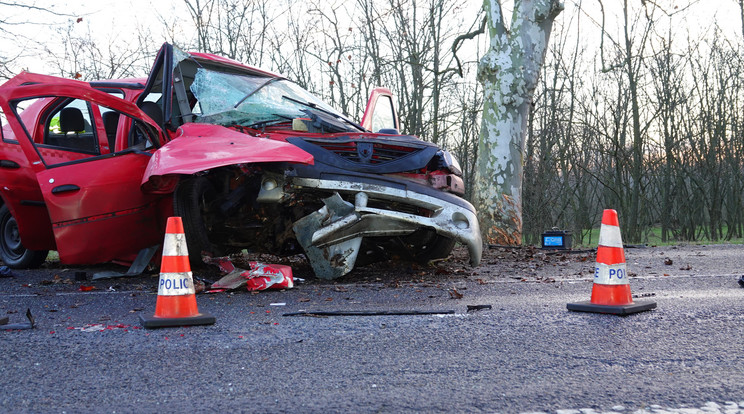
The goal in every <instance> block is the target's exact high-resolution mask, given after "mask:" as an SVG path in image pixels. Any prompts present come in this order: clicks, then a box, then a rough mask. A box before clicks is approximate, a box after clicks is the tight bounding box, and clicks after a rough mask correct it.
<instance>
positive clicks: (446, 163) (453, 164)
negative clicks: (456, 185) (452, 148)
mask: <svg viewBox="0 0 744 414" xmlns="http://www.w3.org/2000/svg"><path fill="white" fill-rule="evenodd" d="M439 158H440V159H441V160H442V167H444V168H447V169H449V170H450V171H452V174H455V175H458V176H462V168H460V163H459V162H457V158H455V156H454V155H452V153H451V152H449V151H447V150H441V151H439Z"/></svg>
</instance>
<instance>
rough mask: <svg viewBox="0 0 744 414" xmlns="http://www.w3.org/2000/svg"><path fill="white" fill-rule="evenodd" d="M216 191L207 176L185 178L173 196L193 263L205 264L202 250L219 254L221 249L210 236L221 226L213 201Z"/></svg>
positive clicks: (195, 265)
mask: <svg viewBox="0 0 744 414" xmlns="http://www.w3.org/2000/svg"><path fill="white" fill-rule="evenodd" d="M216 198H217V191H216V190H215V188H214V186H213V185H212V183H210V182H209V180H207V179H206V178H204V177H193V178H189V179H185V180H183V181H181V182H180V183H179V184H178V187H177V188H176V193H175V195H174V198H173V201H174V203H173V209H174V211H175V213H176V215H177V216H180V217H181V218H182V220H183V227H184V230H185V232H186V244H187V246H188V250H189V259H190V261H191V266H193V267H200V266H201V265H203V262H202V258H201V255H202V252H204V253H208V254H213V255H219V254H221V253H222V249H220V248H219V247H218V246H217V245H216V244H214V243H212V242H211V241H210V239H209V235H210V233H211V232H213V231H215V230H216V229H217V228H219V227H220V224H219V220H218V219H217V215H216V214H215V213H214V211H213V210H214V208H215V207H214V204H215V200H216Z"/></svg>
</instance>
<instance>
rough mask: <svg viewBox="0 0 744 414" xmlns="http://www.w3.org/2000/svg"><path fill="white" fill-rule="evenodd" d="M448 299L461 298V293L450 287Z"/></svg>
mask: <svg viewBox="0 0 744 414" xmlns="http://www.w3.org/2000/svg"><path fill="white" fill-rule="evenodd" d="M448 292H449V295H450V299H462V298H463V296H465V295H463V294H462V293H460V292H458V291H457V289H455V288H452V289H450V290H449V291H448Z"/></svg>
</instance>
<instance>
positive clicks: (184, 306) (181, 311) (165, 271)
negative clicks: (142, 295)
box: [140, 217, 215, 328]
mask: <svg viewBox="0 0 744 414" xmlns="http://www.w3.org/2000/svg"><path fill="white" fill-rule="evenodd" d="M140 321H141V322H142V326H144V327H145V328H163V327H167V326H186V325H211V324H213V323H214V322H215V318H214V316H212V315H209V314H206V313H199V310H198V309H197V306H196V291H195V290H194V280H193V277H192V275H191V264H189V252H188V250H187V248H186V234H184V231H183V222H182V221H181V217H168V224H167V226H166V228H165V241H164V243H163V261H162V262H161V264H160V283H158V300H157V302H156V304H155V314H154V315H153V316H142V315H140Z"/></svg>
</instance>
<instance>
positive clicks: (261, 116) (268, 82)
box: [190, 68, 342, 127]
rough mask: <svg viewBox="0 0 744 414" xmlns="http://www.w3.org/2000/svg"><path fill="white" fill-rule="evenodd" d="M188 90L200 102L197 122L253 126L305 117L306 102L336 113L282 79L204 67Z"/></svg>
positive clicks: (335, 112) (293, 84)
mask: <svg viewBox="0 0 744 414" xmlns="http://www.w3.org/2000/svg"><path fill="white" fill-rule="evenodd" d="M190 89H191V92H192V93H193V94H194V96H195V97H196V99H197V101H198V102H199V108H198V109H199V110H200V112H201V113H200V114H197V117H196V122H201V123H209V124H217V125H224V126H230V125H242V126H248V127H256V126H260V125H265V124H269V123H272V122H283V121H291V120H292V119H294V118H302V117H307V114H306V112H303V110H307V109H308V105H305V104H304V103H308V104H311V105H316V106H317V107H319V108H321V109H323V110H324V111H327V112H331V113H333V114H337V116H339V117H341V116H342V115H341V114H338V112H337V111H335V110H334V109H333V108H331V107H329V106H328V105H327V104H325V103H324V102H322V101H320V100H319V99H318V98H316V97H315V96H313V95H312V94H311V93H310V92H308V91H306V90H304V89H302V88H301V87H300V86H299V85H297V84H295V83H293V82H291V81H289V80H287V79H284V78H271V77H266V76H254V75H238V74H232V73H224V72H216V71H212V70H208V69H204V68H199V69H197V71H196V76H195V77H194V81H193V83H192V84H191V88H190Z"/></svg>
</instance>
